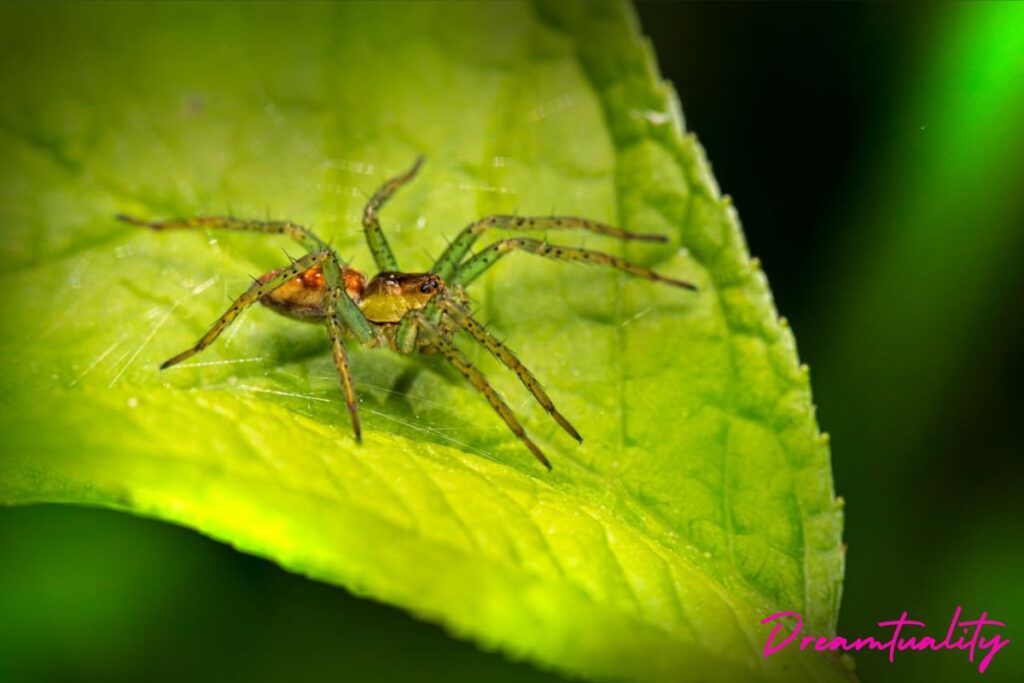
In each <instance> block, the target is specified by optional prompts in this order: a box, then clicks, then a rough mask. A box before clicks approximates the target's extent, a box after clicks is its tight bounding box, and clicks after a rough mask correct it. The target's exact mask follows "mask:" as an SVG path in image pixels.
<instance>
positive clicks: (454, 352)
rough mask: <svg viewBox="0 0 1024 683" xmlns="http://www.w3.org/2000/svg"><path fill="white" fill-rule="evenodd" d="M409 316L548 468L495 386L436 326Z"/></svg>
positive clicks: (424, 338)
mask: <svg viewBox="0 0 1024 683" xmlns="http://www.w3.org/2000/svg"><path fill="white" fill-rule="evenodd" d="M407 315H408V317H409V318H410V319H411V320H412V321H413V324H415V325H416V327H417V328H418V329H419V331H420V332H421V333H422V340H421V341H422V343H425V344H426V345H429V346H431V347H432V348H434V349H437V350H438V351H439V352H441V353H442V354H444V356H445V358H447V359H448V362H449V363H451V364H452V365H453V366H454V367H455V369H456V370H458V371H459V373H460V374H461V375H462V376H463V377H465V378H466V380H468V381H469V383H470V384H472V385H473V386H474V387H475V388H476V389H477V390H478V391H479V392H480V393H482V394H483V395H484V397H485V398H486V399H487V402H488V403H490V404H491V407H492V408H494V410H495V412H497V413H498V415H500V416H501V419H502V420H504V421H505V424H506V425H508V428H509V429H510V430H512V433H513V434H515V435H516V436H517V437H518V438H519V440H520V441H522V442H523V444H524V445H525V446H526V447H527V448H528V449H529V451H530V452H531V453H533V457H535V458H537V460H539V461H540V463H541V464H542V465H544V467H546V468H548V469H549V470H550V469H551V463H550V462H548V459H547V457H546V456H545V455H544V453H543V451H541V450H540V448H539V447H538V446H537V444H535V443H534V442H533V440H532V439H531V438H530V437H529V435H528V434H527V433H526V430H525V429H523V426H522V425H521V424H520V423H519V420H517V419H516V416H515V414H514V413H513V412H512V409H511V408H509V406H508V403H506V402H505V399H503V398H502V397H501V394H499V393H498V392H497V391H495V390H494V387H492V386H491V385H490V383H489V382H488V381H487V379H486V378H485V377H484V376H483V373H481V372H480V371H479V370H477V369H476V368H475V367H474V366H473V364H472V363H470V362H469V359H468V358H466V356H465V355H463V353H462V352H461V351H459V350H458V349H457V348H455V345H454V344H452V343H451V342H450V341H449V340H447V339H445V338H444V336H443V335H442V334H441V331H440V330H439V329H438V328H437V326H436V325H435V324H434V323H432V322H431V321H430V320H428V319H427V317H426V316H424V315H423V314H422V313H421V312H420V311H410V312H409V313H408V314H407Z"/></svg>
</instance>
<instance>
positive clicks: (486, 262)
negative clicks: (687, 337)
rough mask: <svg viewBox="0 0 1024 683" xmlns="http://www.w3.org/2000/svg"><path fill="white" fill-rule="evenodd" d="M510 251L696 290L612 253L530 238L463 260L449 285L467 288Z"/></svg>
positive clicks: (510, 241) (501, 244) (500, 244)
mask: <svg viewBox="0 0 1024 683" xmlns="http://www.w3.org/2000/svg"><path fill="white" fill-rule="evenodd" d="M513 251H525V252H529V253H531V254H537V255H538V256H544V257H547V258H551V259H556V260H559V261H569V262H573V263H589V264H592V265H597V266H606V267H608V268H615V269H616V270H621V271H623V272H625V273H629V274H630V275H635V276H637V277H642V278H644V279H645V280H651V281H653V282H664V283H665V284H668V285H672V286H674V287H681V288H683V289H689V290H696V289H697V286H696V285H694V284H693V283H690V282H686V281H685V280H677V279H676V278H672V277H668V276H666V275H661V274H659V273H656V272H654V271H653V270H651V269H650V268H645V267H644V266H641V265H639V264H636V263H633V262H631V261H627V260H626V259H623V258H619V257H618V256H612V255H611V254H605V253H604V252H600V251H592V250H590V249H579V248H574V247H563V246H561V245H558V244H548V243H547V242H541V241H540V240H535V239H529V238H526V237H514V238H511V239H506V240H501V241H500V242H495V243H494V244H492V245H491V246H489V247H487V248H486V249H484V250H482V251H480V252H479V253H477V254H474V255H473V257H472V258H470V259H468V260H466V261H465V262H464V263H463V264H462V265H461V266H459V268H458V270H456V271H455V274H454V275H453V276H452V278H451V280H452V281H453V282H452V283H450V284H454V285H461V286H465V285H468V284H469V283H470V282H472V281H473V280H475V279H476V278H478V277H480V276H481V275H482V274H483V273H484V271H486V270H487V269H488V268H490V267H491V266H493V265H494V264H495V263H497V262H498V260H499V259H501V257H502V256H505V255H506V254H509V253H511V252H513Z"/></svg>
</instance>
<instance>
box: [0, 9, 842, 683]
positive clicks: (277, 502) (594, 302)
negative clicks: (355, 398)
mask: <svg viewBox="0 0 1024 683" xmlns="http://www.w3.org/2000/svg"><path fill="white" fill-rule="evenodd" d="M2 11H3V14H4V16H5V18H6V20H5V21H4V22H3V25H4V29H3V46H4V47H3V53H2V54H3V60H4V63H5V69H4V74H5V75H4V77H3V78H4V81H5V85H7V88H6V91H8V92H15V91H16V92H19V93H20V94H21V96H19V97H16V98H6V99H5V100H4V102H3V103H2V104H0V145H2V148H3V150H4V157H5V158H6V159H8V163H6V164H5V165H4V167H3V169H2V171H0V172H2V173H3V182H2V185H0V187H2V191H3V192H4V194H5V198H4V201H3V203H2V208H0V211H2V214H0V215H2V218H3V225H4V228H3V229H4V231H5V232H4V234H5V239H4V241H3V245H2V252H0V257H2V263H3V275H2V279H0V281H2V284H3V288H4V291H5V292H6V294H7V296H5V297H4V298H3V300H2V304H0V305H2V307H3V310H2V313H3V316H2V320H3V321H4V323H3V324H4V326H5V330H4V334H3V335H2V337H3V338H2V341H0V344H2V352H3V353H2V358H3V359H4V360H3V363H4V369H3V372H2V377H0V383H2V384H0V388H2V392H0V395H2V396H3V401H4V410H3V411H2V413H0V429H2V431H3V434H4V435H5V438H4V449H3V450H4V453H3V457H2V459H0V500H2V501H4V502H7V503H12V504H16V503H29V502H40V501H50V502H68V503H78V504H91V505H100V506H105V507H113V508H117V509H123V510H125V511H129V512H132V513H135V514H140V515H147V516H153V517H157V518H160V519H164V520H168V521H171V522H175V523H180V524H184V525H187V526H190V527H193V528H195V529H198V530H200V531H202V532H203V533H206V534H209V535H210V536H212V537H214V538H217V539H221V540H223V541H226V542H228V543H231V544H233V545H234V546H236V547H238V548H239V549H241V550H244V551H246V552H250V553H255V554H258V555H262V556H265V557H268V558H272V559H274V560H275V561H277V562H279V563H280V564H282V565H283V566H285V567H287V568H289V569H291V570H293V571H296V572H301V573H304V574H307V575H309V576H310V577H313V578H316V579H319V580H323V581H328V582H332V583H336V584H338V585H341V586H344V587H346V588H347V589H349V590H350V591H353V592H355V593H356V594H359V595H365V596H368V597H372V598H374V599H377V600H381V601H385V602H388V603H391V604H395V605H400V606H402V607H404V608H406V609H407V610H409V611H410V612H412V613H413V614H415V615H417V616H419V617H422V618H425V619H429V620H433V621H437V622H440V623H443V624H444V625H445V626H446V627H447V628H448V629H449V630H450V631H452V632H453V633H454V634H456V635H458V636H461V637H468V638H471V639H473V640H475V641H476V642H478V643H480V644H482V645H483V646H485V647H488V648H497V649H500V650H502V651H504V652H506V653H508V654H511V655H512V656H515V657H523V658H528V659H530V660H531V661H534V662H536V663H538V664H540V665H542V666H546V667H550V668H555V669H557V670H560V671H563V672H567V673H571V674H575V675H584V676H593V677H597V678H612V677H623V678H629V679H633V680H645V681H646V680H652V681H653V680H708V679H714V680H737V681H746V680H751V679H757V678H761V679H765V680H787V681H788V680H833V679H842V678H844V677H846V676H847V675H848V674H847V673H846V672H845V670H844V669H843V668H842V667H841V666H837V665H835V664H834V663H833V662H831V661H829V660H826V659H825V658H824V657H822V656H819V655H812V654H805V655H800V654H796V653H795V651H793V650H792V649H790V650H786V651H783V652H781V653H779V654H777V655H775V656H773V657H771V658H769V659H764V658H763V657H762V656H761V648H762V647H763V643H764V638H765V636H766V635H767V629H766V627H764V626H761V625H760V624H759V622H760V620H761V619H763V618H764V617H766V616H768V615H769V614H771V613H774V612H777V611H780V610H793V611H798V612H800V613H801V614H803V616H804V621H805V627H804V628H805V630H806V632H810V633H814V634H822V633H828V632H830V631H832V629H834V624H835V621H836V617H837V611H838V605H839V597H840V587H841V578H842V551H841V545H840V534H841V513H840V510H839V505H838V503H837V501H836V499H835V497H834V495H833V491H832V481H831V472H830V464H829V451H828V446H827V441H826V439H825V438H824V437H823V436H822V435H821V434H820V433H819V432H818V429H817V425H816V422H815V418H814V411H813V406H812V403H811V398H810V392H809V385H808V377H807V371H806V368H803V367H801V366H800V365H799V363H798V361H797V358H796V351H795V345H794V341H793V337H792V334H791V332H790V331H789V329H788V328H787V327H786V325H785V323H784V322H783V321H780V320H779V319H778V318H777V314H776V312H775V310H774V307H773V304H772V302H771V298H770V294H769V291H768V287H767V283H766V280H765V277H764V275H763V274H762V273H761V272H760V271H759V269H758V267H757V264H756V263H755V262H753V261H752V260H751V259H750V258H749V255H748V253H747V249H746V246H745V244H744V241H743V237H742V234H741V232H740V229H739V226H738V223H737V219H736V216H735V213H734V211H733V210H732V208H731V206H730V203H729V201H728V200H727V199H723V198H722V197H720V195H719V193H718V190H717V188H716V186H715V184H714V181H713V179H712V177H711V174H710V170H709V168H708V165H707V162H706V161H705V159H704V157H703V152H702V150H701V149H700V147H699V145H698V144H697V142H696V140H695V139H694V138H693V137H692V136H691V135H688V134H684V132H683V124H682V119H681V113H680V111H679V108H678V104H677V102H676V100H675V96H674V93H672V91H671V89H670V88H669V87H668V86H667V85H666V84H664V83H662V82H661V81H660V79H659V77H658V75H657V73H656V70H655V67H654V66H653V62H654V60H653V55H652V54H651V52H650V49H649V46H648V45H647V43H645V42H644V41H643V39H642V38H641V37H640V35H639V30H638V28H637V26H636V25H635V20H634V19H633V17H632V14H631V12H630V11H629V8H628V7H626V6H623V5H620V4H600V3H586V4H559V3H552V4H546V3H542V4H519V3H496V4H486V5H485V4H483V3H479V4H478V3H457V4H452V5H445V6H435V5H428V4H425V3H412V4H402V5H399V4H395V3H378V4H373V5H357V4H353V3H346V4H341V5H337V6H328V5H288V6H287V7H282V6H264V5H256V6H252V5H245V6H239V5H227V4H219V5H198V4H189V5H157V6H147V7H145V8H143V7H142V6H133V5H122V6H117V7H106V8H104V9H103V10H102V11H98V10H93V9H83V8H79V7H75V6H67V7H63V8H62V11H61V12H60V13H59V15H58V16H56V17H55V16H53V15H52V13H50V12H49V11H48V10H47V8H43V7H37V6H21V5H19V6H13V7H12V6H8V7H5V8H3V10H2ZM28 28H30V29H31V30H27V29H28ZM43 34H45V36H46V38H47V41H41V40H39V37H40V36H41V35H43ZM44 42H46V43H47V44H60V45H63V46H64V49H63V50H61V51H60V52H54V51H52V50H50V49H48V48H46V47H45V45H43V43H44ZM419 153H423V154H426V155H427V157H428V159H429V161H428V165H427V166H426V167H425V169H424V171H423V172H422V174H421V176H420V177H419V178H418V179H417V181H416V182H415V183H414V184H412V185H411V186H409V187H408V188H406V189H404V190H403V191H402V192H401V193H400V194H399V195H397V196H396V197H395V198H394V200H393V201H392V202H391V203H390V204H389V205H388V206H387V207H386V209H385V210H384V211H383V213H382V222H383V224H384V227H385V230H386V231H387V232H388V234H389V236H390V237H389V238H390V241H391V244H392V246H393V247H395V249H396V251H397V253H398V255H399V260H400V262H401V263H402V265H403V267H404V268H406V269H407V270H421V269H423V268H425V267H427V266H428V264H429V263H430V260H431V259H430V257H431V256H436V255H437V254H438V253H440V251H441V249H443V246H444V244H445V242H444V240H445V238H451V237H452V236H453V235H454V234H455V233H456V232H457V231H458V229H460V228H461V227H462V226H463V225H465V224H466V223H468V222H469V221H470V220H472V219H474V218H477V217H479V216H482V215H485V214H488V213H497V212H504V213H508V212H513V211H517V212H519V213H520V214H523V215H528V214H549V213H552V212H555V213H561V214H577V215H584V216H588V217H592V218H595V219H598V220H604V221H607V222H610V223H613V224H617V225H622V226H624V227H627V228H631V229H635V230H643V231H655V232H661V233H663V234H665V235H667V236H669V237H670V238H671V244H670V245H668V246H658V245H639V246H635V247H634V246H630V247H629V248H623V246H622V245H620V244H616V243H611V244H609V243H607V242H605V241H601V240H598V239H586V240H581V238H580V236H578V235H575V234H569V235H566V236H560V237H554V236H553V237H552V239H558V240H561V241H563V242H564V243H566V244H570V245H573V246H578V245H579V244H586V245H587V246H588V247H589V248H598V249H603V250H607V251H610V252H612V253H617V254H621V255H626V256H629V257H630V258H632V259H634V260H637V261H639V262H642V263H644V264H646V265H649V266H651V267H654V268H657V269H659V270H661V271H664V272H665V273H668V274H670V275H673V276H676V277H681V278H685V279H689V280H691V281H693V282H695V283H697V284H698V285H699V287H700V291H699V292H698V293H696V294H694V293H689V292H683V291H680V290H676V289H672V288H668V287H659V286H656V285H652V284H651V283H648V282H643V281H637V280H635V279H631V278H628V277H625V276H619V275H617V274H615V273H608V272H604V271H602V270H600V269H597V268H573V267H569V266H566V265H564V264H555V263H548V262H544V261H542V260H541V259H538V258H535V257H532V256H529V255H514V256H510V257H509V258H508V259H506V260H505V261H504V262H503V263H502V264H501V265H500V266H498V267H496V268H495V269H494V270H493V271H492V272H491V273H489V274H488V275H487V276H485V277H484V278H483V279H482V280H481V281H479V282H478V283H475V284H474V286H473V288H472V293H473V295H474V298H475V300H476V302H477V305H478V307H479V312H480V317H481V318H483V319H485V320H487V321H488V324H489V325H490V327H491V328H492V329H493V330H495V331H496V332H497V333H498V334H499V335H500V336H502V337H503V338H504V339H506V340H507V342H508V344H509V345H510V347H511V348H512V349H514V350H515V351H516V352H517V353H518V354H519V356H520V357H521V358H522V359H523V360H524V361H525V362H526V363H527V364H528V365H529V366H530V367H531V368H532V369H533V370H534V371H535V372H536V374H537V375H538V377H540V378H541V380H542V381H543V382H544V383H545V386H546V387H547V389H548V390H549V392H550V393H551V395H552V397H553V398H554V400H555V401H556V403H557V404H558V406H559V407H560V409H561V410H562V412H564V413H565V414H566V415H567V416H569V417H570V419H571V420H573V421H574V423H575V424H576V426H577V427H578V428H579V429H580V431H581V432H582V433H583V436H584V438H585V441H584V443H583V445H581V446H579V445H576V444H575V443H574V442H572V441H571V440H570V439H568V437H566V436H565V435H564V434H563V433H561V432H560V431H559V430H558V428H557V426H556V425H554V423H553V422H551V421H550V419H548V417H547V415H546V414H545V413H544V411H543V410H542V409H540V407H539V406H537V405H536V404H535V403H534V402H533V401H532V399H530V398H529V396H528V395H526V394H525V392H524V391H523V389H522V387H521V386H519V385H518V384H517V382H516V379H515V377H514V376H512V375H511V374H510V373H507V372H505V371H504V370H503V369H502V368H500V367H499V366H497V365H496V364H494V363H493V362H491V361H490V360H489V359H488V358H487V357H486V354H484V353H483V352H482V351H480V350H479V349H474V348H472V347H471V345H470V344H468V343H465V342H463V343H462V347H463V348H464V349H465V350H466V351H467V353H470V354H471V355H472V356H473V359H474V361H475V362H478V363H479V364H480V366H481V367H482V368H483V369H484V371H485V372H486V373H487V374H488V376H489V377H491V378H492V379H493V381H494V383H495V385H496V386H497V387H498V389H499V390H500V391H501V392H502V393H504V394H505V395H506V396H508V397H509V399H510V402H511V404H512V406H513V408H514V409H515V410H516V411H517V412H518V413H519V414H520V415H521V416H523V418H524V421H525V424H526V427H527V429H528V430H529V431H530V432H531V434H533V435H534V436H535V437H536V438H537V440H538V441H539V442H540V443H541V445H542V447H543V448H544V449H545V450H546V451H547V452H548V454H549V456H550V457H551V459H552V462H553V464H554V471H553V472H552V473H547V472H545V471H544V470H543V469H542V468H541V467H540V466H538V464H537V463H536V462H535V461H533V459H532V458H531V457H530V455H529V453H528V452H526V451H525V449H523V447H522V446H521V444H520V443H519V442H517V441H516V439H515V438H514V437H513V436H512V435H511V434H510V433H509V432H508V430H507V429H506V428H505V427H504V425H503V424H502V423H501V422H500V421H499V420H498V419H497V418H496V416H495V415H494V414H493V412H492V411H491V410H490V408H489V407H488V405H487V404H486V403H485V402H484V401H483V399H482V398H481V397H480V396H479V395H478V394H477V393H475V392H474V391H473V390H472V388H470V387H468V386H466V385H465V384H464V383H463V382H461V381H460V378H459V377H458V375H457V374H455V373H454V372H452V371H451V370H450V369H446V368H445V367H444V365H443V363H441V362H439V361H438V360H437V359H430V358H428V359H409V358H401V357H398V356H396V355H394V354H391V353H388V352H382V351H371V350H356V351H353V353H352V363H353V366H354V369H355V370H354V371H355V379H356V383H357V387H358V389H359V391H360V394H361V401H362V402H361V412H362V416H363V419H364V433H365V442H364V443H363V444H362V445H357V444H355V443H354V442H353V440H352V438H351V436H350V432H349V426H348V421H347V418H346V416H345V411H344V403H343V401H342V398H341V393H340V391H339V389H338V385H337V377H336V375H335V373H334V368H333V365H332V363H331V360H330V355H329V353H328V350H327V342H326V335H325V333H324V330H323V329H321V328H320V327H317V326H303V325H300V324H297V323H295V322H292V321H289V320H286V319H283V318H280V317H276V316H275V315H274V314H273V313H272V312H270V311H268V310H252V311H250V312H248V313H247V314H246V315H245V316H244V317H243V318H242V319H241V320H240V321H239V322H237V323H236V324H235V325H234V326H233V327H232V328H231V330H230V331H229V332H228V333H226V334H225V335H224V336H223V337H222V338H221V340H219V341H218V342H217V343H216V344H215V345H214V346H213V347H211V348H210V349H209V350H207V351H206V352H205V353H203V354H202V355H201V356H199V357H197V358H196V360H195V362H193V363H191V364H189V365H186V366H181V367H177V368H174V369H171V370H168V371H166V372H164V373H159V372H158V371H157V365H158V364H159V362H160V361H162V360H164V359H165V358H167V357H169V356H170V355H172V354H174V353H175V352H177V351H180V350H181V349H183V348H185V347H186V346H188V345H190V344H191V343H192V342H193V341H194V340H195V339H196V338H198V336H199V335H200V334H202V332H203V331H205V329H206V328H207V327H208V326H209V325H210V323H212V321H213V320H214V319H216V318H217V316H219V315H220V313H222V312H223V310H224V309H225V308H226V307H227V299H228V298H231V297H233V296H235V295H237V294H238V293H239V292H241V291H242V290H243V289H244V288H245V287H246V286H247V283H248V277H249V276H250V275H256V274H259V273H260V272H264V271H266V270H269V269H271V268H273V267H277V266H279V265H281V264H282V262H283V261H284V256H283V255H282V253H281V249H282V248H284V249H285V250H287V251H289V252H290V253H291V254H292V255H294V256H297V255H298V254H297V253H296V250H297V247H296V246H294V245H291V244H288V243H284V242H281V241H279V240H277V239H273V238H266V237H259V236H247V235H235V234H230V235H226V234H222V233H212V232H211V233H204V234H185V233H166V234H152V233H148V232H145V231H142V230H139V229H136V228H132V227H131V226H126V225H122V224H118V223H116V222H114V221H113V220H112V219H111V217H112V216H113V215H114V214H115V213H117V212H128V213H133V214H138V215H145V216H152V217H166V216H175V215H192V214H199V213H224V212H228V211H230V212H231V213H234V214H236V215H240V216H254V217H263V216H265V215H266V214H268V213H269V214H272V215H273V216H275V217H281V218H288V219H291V220H295V221H298V222H302V223H304V224H306V225H310V226H312V227H313V228H314V229H315V230H316V231H317V232H318V233H319V234H321V235H322V236H324V237H326V238H330V239H331V240H332V241H333V243H334V245H335V246H336V247H337V248H338V249H339V251H340V252H341V253H342V254H343V255H344V257H345V258H347V259H350V260H351V261H352V263H353V264H354V265H355V266H357V267H360V268H364V269H369V267H370V265H371V264H372V261H371V259H370V258H369V254H368V252H367V250H366V248H365V246H364V245H363V243H362V236H361V233H360V230H359V214H360V211H361V207H362V204H363V202H364V201H365V198H366V197H367V196H368V195H369V194H370V193H372V192H373V191H374V190H375V189H376V187H377V186H378V185H379V183H380V182H381V181H382V179H383V178H385V177H387V176H389V175H391V174H394V173H395V172H397V171H399V170H401V169H403V168H405V167H406V166H407V165H408V164H409V163H410V162H411V160H412V159H413V158H414V157H415V155H416V154H419Z"/></svg>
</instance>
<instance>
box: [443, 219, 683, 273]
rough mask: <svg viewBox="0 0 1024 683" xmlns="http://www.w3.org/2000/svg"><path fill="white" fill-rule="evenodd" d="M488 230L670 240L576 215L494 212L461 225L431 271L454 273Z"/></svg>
mask: <svg viewBox="0 0 1024 683" xmlns="http://www.w3.org/2000/svg"><path fill="white" fill-rule="evenodd" d="M487 230H514V231H519V232H529V231H548V230H585V231H587V232H592V233H595V234H598V235H606V236H608V237H614V238H616V239H620V240H635V241H639V242H667V241H668V238H667V237H665V236H664V235H655V234H650V233H640V232H630V231H628V230H623V229H622V228H616V227H614V226H611V225H605V224H604V223H598V222H597V221H592V220H588V219H586V218H578V217H576V216H508V215H495V216H486V217H485V218H481V219H480V220H478V221H476V222H474V223H470V224H469V225H467V226H466V227H465V228H463V229H462V232H460V233H459V234H458V235H457V236H456V237H455V239H454V240H452V242H451V244H449V245H448V248H447V249H445V250H444V253H443V254H441V257H440V258H439V259H437V263H435V264H434V267H433V268H432V269H431V271H430V272H432V273H434V274H435V275H437V276H438V277H440V278H441V279H442V280H448V279H449V278H450V277H451V275H452V273H454V272H455V270H456V269H457V268H458V266H459V263H460V262H461V261H462V259H463V258H464V257H465V256H466V253H467V252H468V251H469V249H470V248H471V247H472V246H473V244H474V243H475V242H476V240H477V238H479V237H480V235H482V234H483V233H484V232H486V231H487Z"/></svg>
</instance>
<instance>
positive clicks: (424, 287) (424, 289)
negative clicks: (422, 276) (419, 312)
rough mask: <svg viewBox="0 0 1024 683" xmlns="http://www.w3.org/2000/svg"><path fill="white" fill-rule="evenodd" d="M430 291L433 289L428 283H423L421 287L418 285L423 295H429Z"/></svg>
mask: <svg viewBox="0 0 1024 683" xmlns="http://www.w3.org/2000/svg"><path fill="white" fill-rule="evenodd" d="M432 289H433V287H432V286H431V285H430V283H429V282H424V283H423V284H422V285H420V291H421V292H423V293H424V294H430V291H431V290H432Z"/></svg>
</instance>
